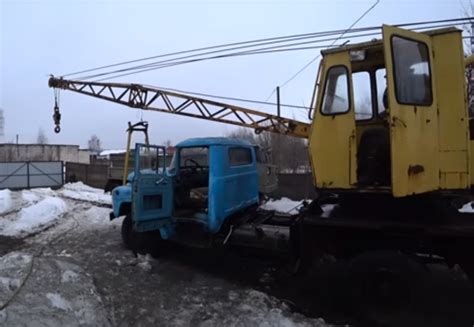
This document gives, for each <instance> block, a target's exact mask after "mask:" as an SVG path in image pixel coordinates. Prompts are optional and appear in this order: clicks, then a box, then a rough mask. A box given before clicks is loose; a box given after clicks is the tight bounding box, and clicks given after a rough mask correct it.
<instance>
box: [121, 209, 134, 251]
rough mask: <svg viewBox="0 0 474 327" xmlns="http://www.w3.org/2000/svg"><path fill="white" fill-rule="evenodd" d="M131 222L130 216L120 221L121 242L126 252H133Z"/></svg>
mask: <svg viewBox="0 0 474 327" xmlns="http://www.w3.org/2000/svg"><path fill="white" fill-rule="evenodd" d="M133 233H134V232H133V222H132V217H131V216H130V215H126V216H125V218H124V219H123V221H122V229H121V234H122V242H123V245H124V246H125V248H126V249H127V250H133V245H132V239H133V235H132V234H133Z"/></svg>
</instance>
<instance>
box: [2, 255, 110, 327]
mask: <svg viewBox="0 0 474 327" xmlns="http://www.w3.org/2000/svg"><path fill="white" fill-rule="evenodd" d="M31 260H32V257H31V255H28V254H25V253H20V252H11V253H9V254H7V255H4V256H3V257H0V280H2V281H6V280H14V282H13V283H12V282H9V284H10V285H12V286H13V289H7V288H6V287H5V285H4V284H3V283H0V305H3V304H4V303H7V302H9V303H8V305H7V306H6V308H4V309H3V310H1V311H0V326H30V325H31V326H33V325H34V326H109V325H110V322H109V320H108V318H107V311H106V310H105V307H104V305H103V302H102V299H101V297H100V295H99V294H98V292H97V290H96V288H95V286H94V282H93V280H92V277H91V276H90V275H88V274H87V273H86V272H85V271H84V270H83V269H82V268H81V267H79V266H77V265H75V264H73V263H70V262H66V261H62V260H60V259H56V258H54V257H36V258H35V261H34V269H33V270H32V271H31V274H29V273H28V272H29V267H30V265H31ZM65 275H69V276H72V275H74V276H75V277H74V278H75V279H74V282H70V283H69V284H68V285H67V287H65V286H64V285H63V284H62V278H61V276H65ZM22 281H25V282H24V283H22ZM22 284H23V286H22V288H21V290H19V292H18V293H17V294H16V296H15V298H13V300H12V296H13V294H14V292H15V291H17V289H18V287H19V286H20V285H22ZM10 300H12V301H10Z"/></svg>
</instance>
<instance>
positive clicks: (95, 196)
mask: <svg viewBox="0 0 474 327" xmlns="http://www.w3.org/2000/svg"><path fill="white" fill-rule="evenodd" d="M58 193H60V194H61V195H63V196H65V197H68V198H71V199H75V200H81V201H90V202H97V203H103V204H112V196H111V195H110V194H105V193H104V190H101V189H97V188H93V187H90V186H88V185H85V184H84V183H82V182H77V183H68V184H65V185H64V187H63V188H62V189H61V190H59V191H58Z"/></svg>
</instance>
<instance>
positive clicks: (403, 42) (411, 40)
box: [383, 26, 439, 197]
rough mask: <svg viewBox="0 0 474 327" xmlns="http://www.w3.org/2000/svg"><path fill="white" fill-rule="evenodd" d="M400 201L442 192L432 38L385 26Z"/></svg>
mask: <svg viewBox="0 0 474 327" xmlns="http://www.w3.org/2000/svg"><path fill="white" fill-rule="evenodd" d="M383 45H384V56H385V64H386V71H387V91H388V111H389V119H390V121H389V126H390V142H391V158H392V159H391V163H392V168H391V171H392V192H393V195H394V196H395V197H402V196H407V195H412V194H420V193H425V192H429V191H433V190H436V189H438V187H439V160H438V113H437V106H436V93H435V88H434V85H435V83H434V75H433V74H432V71H433V69H432V67H431V63H432V62H433V51H432V45H431V39H430V37H429V36H428V35H424V34H420V33H415V32H412V31H407V30H403V29H400V28H395V27H391V26H383Z"/></svg>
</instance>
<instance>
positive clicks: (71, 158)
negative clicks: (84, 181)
mask: <svg viewBox="0 0 474 327" xmlns="http://www.w3.org/2000/svg"><path fill="white" fill-rule="evenodd" d="M0 161H64V162H80V163H87V164H88V163H89V151H88V150H79V146H78V145H60V144H44V145H43V144H0Z"/></svg>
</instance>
